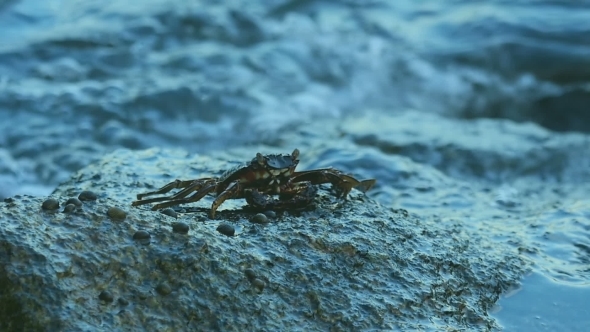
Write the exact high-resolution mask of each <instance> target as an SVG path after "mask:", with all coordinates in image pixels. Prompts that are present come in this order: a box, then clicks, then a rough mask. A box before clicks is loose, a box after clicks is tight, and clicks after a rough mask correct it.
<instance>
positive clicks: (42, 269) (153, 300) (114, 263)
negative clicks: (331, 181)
mask: <svg viewBox="0 0 590 332" xmlns="http://www.w3.org/2000/svg"><path fill="white" fill-rule="evenodd" d="M268 152H269V153H270V152H274V151H268ZM277 152H284V151H277ZM304 154H305V153H304ZM231 165H233V160H232V161H229V160H227V159H223V158H210V157H205V156H201V155H196V156H189V155H187V154H186V153H184V152H182V151H169V150H146V151H142V152H130V151H127V150H118V151H116V152H114V153H112V154H110V155H107V156H105V157H104V158H103V159H102V160H101V161H100V162H98V163H95V164H93V165H90V166H88V167H86V168H84V169H82V170H81V171H79V172H77V173H76V174H74V175H73V176H72V177H71V179H70V180H69V181H67V182H66V183H64V184H62V185H60V186H59V187H58V188H57V189H56V190H55V192H54V193H53V194H52V195H51V198H53V199H56V200H57V201H58V202H59V204H60V207H59V208H58V209H55V210H48V209H42V206H43V203H44V201H46V199H47V197H30V196H16V197H13V198H8V199H6V200H5V201H4V203H0V266H2V270H0V280H1V281H2V282H0V295H1V297H2V299H1V300H0V330H30V331H35V330H37V331H43V330H109V331H116V330H125V331H143V330H150V331H181V330H187V331H205V330H207V331H212V330H219V331H221V330H223V331H245V330H249V331H254V330H258V331H276V330H289V331H296V330H305V331H326V330H334V331H341V330H369V329H387V330H391V329H402V330H407V329H434V330H444V329H450V330H459V329H469V330H482V331H486V330H494V329H497V328H498V325H497V323H496V322H495V320H494V319H492V318H490V316H489V315H488V310H489V309H490V308H491V307H492V306H493V305H494V303H495V302H496V300H497V299H498V297H499V296H500V294H501V293H503V292H505V291H506V290H507V289H509V288H510V287H512V286H514V285H515V284H516V283H517V282H518V280H519V278H520V277H521V276H522V275H523V273H524V272H525V271H526V269H527V261H526V260H525V259H523V258H522V257H521V256H520V252H521V251H522V250H524V249H523V248H517V247H515V246H509V245H502V244H499V243H497V242H492V241H491V240H490V238H489V236H488V235H487V234H485V231H484V230H480V229H478V228H466V227H464V225H463V224H461V223H460V222H458V221H454V220H448V219H443V220H441V219H438V220H436V219H434V218H428V219H423V218H420V217H418V216H416V215H411V214H409V213H408V212H407V211H405V210H394V209H391V208H388V207H384V206H382V205H380V204H379V203H376V202H375V201H373V200H372V199H370V198H368V197H367V196H365V195H363V194H361V193H360V192H358V191H353V193H352V194H351V196H350V198H349V199H348V200H347V201H344V202H343V201H338V200H336V199H335V198H334V197H333V196H332V195H330V192H329V190H327V188H324V187H322V189H321V190H320V195H319V197H318V198H317V199H316V201H315V203H314V205H313V206H312V207H310V208H309V209H306V210H303V211H293V212H278V213H265V215H266V216H269V217H268V219H269V220H268V221H269V222H268V223H262V224H260V223H254V222H250V220H251V219H253V218H254V216H255V215H256V213H255V212H251V211H246V210H242V209H241V207H242V205H243V204H244V202H243V201H241V200H231V201H228V202H226V203H224V204H223V205H222V207H221V208H220V210H219V212H218V217H217V218H218V219H216V220H209V219H207V217H206V211H207V207H208V206H209V205H210V203H211V200H210V199H208V198H206V199H204V200H203V201H202V202H199V203H195V204H193V205H191V206H193V207H196V208H191V209H182V208H178V209H176V218H174V217H172V216H174V215H175V214H174V213H170V211H169V212H168V213H167V214H163V213H160V212H153V211H150V210H149V208H148V207H140V208H132V207H131V206H130V203H131V201H132V200H133V199H134V196H135V194H137V193H138V192H142V191H146V190H149V189H152V188H155V187H159V186H161V185H162V184H164V183H167V182H169V181H171V180H173V179H175V178H176V176H179V175H181V176H182V177H186V178H198V177H204V176H211V175H218V174H219V173H220V171H221V170H223V169H226V168H227V167H229V166H231ZM83 191H90V192H92V193H94V194H96V200H82V199H80V201H81V202H82V205H81V206H76V205H75V204H73V203H70V204H65V203H66V202H67V201H68V200H69V199H70V198H72V197H78V196H79V195H80V193H81V192H83ZM89 196H92V195H89V194H88V193H85V194H84V197H83V198H87V197H89ZM80 201H78V202H80ZM66 205H67V206H72V207H70V208H68V209H67V210H65V212H63V211H64V207H65V206H66ZM46 206H47V203H46ZM49 206H55V204H49ZM201 208H202V209H201ZM183 224H184V225H183ZM220 224H229V225H230V226H233V227H234V229H235V234H234V236H226V235H223V234H221V233H220V232H218V231H217V228H218V227H219V225H220ZM181 226H182V227H181ZM185 226H188V232H186V227H185ZM178 229H182V230H183V231H178Z"/></svg>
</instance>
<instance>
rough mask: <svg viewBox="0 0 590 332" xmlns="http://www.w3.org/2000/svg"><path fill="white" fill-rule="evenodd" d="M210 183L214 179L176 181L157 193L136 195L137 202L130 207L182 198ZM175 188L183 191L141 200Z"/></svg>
mask: <svg viewBox="0 0 590 332" xmlns="http://www.w3.org/2000/svg"><path fill="white" fill-rule="evenodd" d="M211 181H215V179H214V178H205V179H199V180H188V181H180V180H176V181H174V182H171V183H169V184H167V185H165V186H164V187H162V188H160V189H159V190H157V191H153V192H148V193H144V194H138V195H137V199H138V200H137V201H134V202H133V203H131V205H132V206H138V205H143V204H149V203H155V202H161V201H167V200H174V199H180V198H184V197H186V196H187V195H188V194H190V193H192V192H193V191H198V190H200V189H201V188H203V186H205V185H207V184H209V183H211ZM175 188H184V189H183V190H181V191H179V192H177V193H176V194H174V195H171V196H162V197H154V198H150V199H145V200H142V198H143V197H145V196H148V195H157V194H162V193H166V192H168V191H170V190H172V189H175Z"/></svg>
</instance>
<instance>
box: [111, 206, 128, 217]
mask: <svg viewBox="0 0 590 332" xmlns="http://www.w3.org/2000/svg"><path fill="white" fill-rule="evenodd" d="M107 216H109V218H111V219H116V220H125V218H126V217H127V212H125V211H123V210H122V209H120V208H118V207H115V206H111V207H110V208H109V209H108V210H107Z"/></svg>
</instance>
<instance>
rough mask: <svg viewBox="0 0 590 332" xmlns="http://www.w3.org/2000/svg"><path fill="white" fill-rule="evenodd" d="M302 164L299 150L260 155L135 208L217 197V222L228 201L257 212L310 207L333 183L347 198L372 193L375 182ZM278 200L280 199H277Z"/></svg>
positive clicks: (177, 185) (178, 184)
mask: <svg viewBox="0 0 590 332" xmlns="http://www.w3.org/2000/svg"><path fill="white" fill-rule="evenodd" d="M298 164H299V150H298V149H295V150H293V152H292V153H291V154H268V155H263V154H261V153H257V154H256V157H254V158H253V159H252V160H251V161H250V162H247V163H245V164H243V165H239V166H236V167H234V168H232V169H229V170H227V171H225V172H224V173H223V174H222V175H221V176H220V177H208V178H200V179H195V180H175V181H173V182H170V183H168V184H166V185H165V186H163V187H161V188H160V189H158V190H155V191H151V192H146V193H142V194H138V195H137V200H136V201H134V202H133V203H132V204H131V205H132V206H139V205H144V204H150V203H158V204H155V205H153V206H152V210H160V209H164V208H168V207H171V206H176V205H180V204H186V203H192V202H197V201H199V200H201V199H202V198H203V197H205V196H206V195H208V194H213V195H215V200H214V201H213V204H212V205H211V209H210V211H209V218H211V219H214V218H215V212H216V211H217V208H219V206H220V205H221V204H222V203H223V202H224V201H226V200H228V199H240V198H244V199H246V202H247V203H248V204H249V205H250V206H253V207H255V208H258V209H261V210H264V209H267V210H268V209H271V210H272V209H291V208H301V207H305V206H307V205H309V204H310V203H311V202H312V201H313V199H314V198H315V196H316V193H317V185H320V184H324V183H330V184H331V185H332V187H333V188H334V189H336V193H337V196H339V197H340V198H344V199H345V198H346V197H347V195H348V194H349V193H350V191H351V190H352V189H353V188H356V189H358V190H360V191H362V192H366V191H367V190H369V189H371V187H372V186H373V185H374V184H375V179H368V180H362V181H360V180H357V179H355V178H354V177H352V176H350V175H347V174H344V173H342V172H341V171H338V170H336V169H334V168H321V169H314V170H309V171H301V172H297V171H295V168H296V167H297V165H298ZM173 189H181V190H180V191H178V192H176V193H175V194H173V195H170V196H159V197H153V198H147V199H145V197H148V196H154V195H162V194H166V193H168V192H170V191H171V190H173ZM275 195H276V196H278V199H276V198H274V197H273V196H275Z"/></svg>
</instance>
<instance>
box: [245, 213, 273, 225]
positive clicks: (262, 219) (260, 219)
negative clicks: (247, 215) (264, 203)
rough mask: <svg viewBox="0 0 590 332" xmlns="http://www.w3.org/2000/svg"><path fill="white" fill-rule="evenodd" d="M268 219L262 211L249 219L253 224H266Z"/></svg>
mask: <svg viewBox="0 0 590 332" xmlns="http://www.w3.org/2000/svg"><path fill="white" fill-rule="evenodd" d="M268 221H269V220H268V217H267V216H266V215H265V214H264V213H257V214H255V215H254V216H253V217H252V218H251V219H250V222H253V223H255V224H268Z"/></svg>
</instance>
